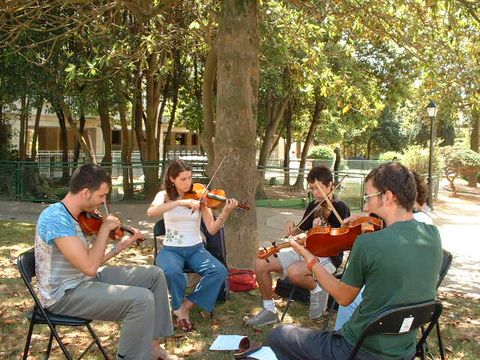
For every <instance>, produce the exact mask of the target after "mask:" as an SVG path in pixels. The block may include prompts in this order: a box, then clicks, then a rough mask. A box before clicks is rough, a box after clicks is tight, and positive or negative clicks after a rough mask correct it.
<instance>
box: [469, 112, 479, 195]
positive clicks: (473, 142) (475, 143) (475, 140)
mask: <svg viewBox="0 0 480 360" xmlns="http://www.w3.org/2000/svg"><path fill="white" fill-rule="evenodd" d="M472 118H473V126H472V132H471V134H470V149H472V150H473V151H475V152H477V153H478V148H479V141H480V111H477V110H473V111H472ZM468 186H470V187H474V188H476V187H477V173H474V174H470V175H469V176H468Z"/></svg>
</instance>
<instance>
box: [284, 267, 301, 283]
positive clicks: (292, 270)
mask: <svg viewBox="0 0 480 360" xmlns="http://www.w3.org/2000/svg"><path fill="white" fill-rule="evenodd" d="M288 278H289V279H290V282H292V283H294V284H299V283H301V282H303V281H304V280H305V272H304V271H301V269H300V268H299V267H298V266H295V265H291V266H290V267H289V268H288Z"/></svg>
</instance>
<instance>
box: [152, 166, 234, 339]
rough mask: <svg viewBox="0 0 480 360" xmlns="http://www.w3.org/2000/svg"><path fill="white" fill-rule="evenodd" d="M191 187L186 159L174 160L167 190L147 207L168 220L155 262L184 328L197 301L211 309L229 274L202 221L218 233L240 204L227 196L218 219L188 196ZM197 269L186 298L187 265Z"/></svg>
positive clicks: (190, 175)
mask: <svg viewBox="0 0 480 360" xmlns="http://www.w3.org/2000/svg"><path fill="white" fill-rule="evenodd" d="M191 188H192V169H191V167H190V166H188V165H187V164H186V163H185V162H184V161H183V160H174V161H173V162H172V163H171V164H170V165H169V167H168V169H167V171H166V172H165V180H164V190H162V191H160V192H159V193H158V194H157V195H156V196H155V199H154V200H153V202H152V204H151V205H150V207H149V208H148V210H147V216H149V217H159V216H161V215H163V219H164V220H165V229H166V233H165V239H164V241H163V247H162V249H161V250H160V251H159V253H158V255H157V259H156V264H157V265H158V266H159V267H161V268H162V270H163V271H164V273H165V276H166V278H167V282H168V287H169V289H170V295H171V297H172V308H173V313H174V315H175V316H176V318H177V325H178V327H179V328H181V329H182V330H184V331H190V330H192V329H193V325H192V323H191V322H190V317H189V313H190V309H191V308H193V307H194V306H195V305H198V306H200V307H201V308H202V309H204V310H205V311H208V312H211V311H213V308H214V306H215V302H216V299H217V295H218V293H219V291H220V288H221V286H222V284H223V283H224V280H225V279H226V278H227V276H228V271H227V269H226V268H225V266H224V265H223V264H222V263H221V262H220V261H218V260H217V259H216V258H215V257H214V256H213V255H212V254H210V253H209V252H208V251H207V250H206V249H205V247H204V246H203V242H202V236H201V231H200V222H201V220H202V219H203V222H204V223H205V227H206V228H207V231H208V232H209V233H210V234H216V233H217V232H218V231H219V230H220V228H221V227H222V226H223V224H224V222H225V221H226V219H227V218H228V216H229V214H230V212H231V211H232V210H233V209H235V208H236V207H237V206H238V202H237V200H235V199H228V200H227V201H226V202H225V206H224V207H223V210H222V212H221V214H220V215H219V216H218V217H217V219H215V218H214V217H213V214H212V211H211V210H210V209H209V208H208V207H207V206H206V205H205V204H204V203H201V202H200V201H198V200H193V199H185V198H184V195H185V193H187V192H189V191H190V189H191ZM186 267H188V268H190V269H192V270H193V271H195V272H196V273H198V274H199V275H200V277H201V279H200V282H199V283H198V284H197V286H196V287H195V290H194V291H193V293H192V294H191V295H189V296H188V297H187V298H185V289H186V287H187V281H186V278H185V275H184V269H185V268H186Z"/></svg>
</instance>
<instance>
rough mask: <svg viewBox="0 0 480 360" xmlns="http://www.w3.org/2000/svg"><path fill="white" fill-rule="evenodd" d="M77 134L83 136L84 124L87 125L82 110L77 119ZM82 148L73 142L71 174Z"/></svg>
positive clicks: (79, 143) (78, 142)
mask: <svg viewBox="0 0 480 360" xmlns="http://www.w3.org/2000/svg"><path fill="white" fill-rule="evenodd" d="M78 122H79V124H78V132H79V133H80V135H81V136H84V132H85V124H86V123H87V119H85V114H84V112H83V110H80V117H79V119H78ZM81 147H82V144H81V142H80V141H78V139H77V141H76V142H75V148H74V149H73V167H72V172H73V171H75V169H76V168H77V165H78V160H79V159H80V149H81Z"/></svg>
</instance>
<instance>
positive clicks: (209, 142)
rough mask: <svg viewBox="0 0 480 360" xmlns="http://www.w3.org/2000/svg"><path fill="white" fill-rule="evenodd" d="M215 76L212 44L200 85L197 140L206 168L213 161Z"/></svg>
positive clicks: (213, 47)
mask: <svg viewBox="0 0 480 360" xmlns="http://www.w3.org/2000/svg"><path fill="white" fill-rule="evenodd" d="M216 74H217V46H216V44H215V42H213V43H212V45H211V47H210V51H209V52H208V55H207V59H206V62H205V70H204V72H203V85H202V106H203V130H202V132H201V133H200V134H199V136H198V139H199V141H200V145H201V146H202V148H203V149H204V150H205V153H206V154H207V158H208V162H209V164H208V167H209V169H211V168H212V166H213V163H214V161H215V153H214V143H215V139H214V136H215V100H214V99H215V96H214V94H215V79H216Z"/></svg>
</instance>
